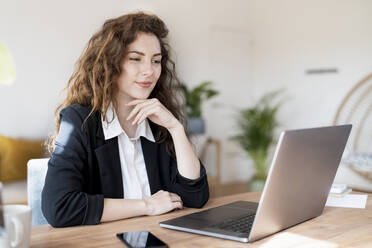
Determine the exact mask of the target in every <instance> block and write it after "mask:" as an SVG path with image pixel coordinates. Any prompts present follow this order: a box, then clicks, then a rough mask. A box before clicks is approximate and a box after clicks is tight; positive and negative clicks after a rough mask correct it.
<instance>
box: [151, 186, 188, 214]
mask: <svg viewBox="0 0 372 248" xmlns="http://www.w3.org/2000/svg"><path fill="white" fill-rule="evenodd" d="M144 201H145V204H146V209H147V215H158V214H164V213H167V212H169V211H171V210H173V209H175V208H179V209H182V208H183V203H182V200H181V197H179V196H178V195H177V194H174V193H171V192H168V191H164V190H159V191H158V192H156V193H155V194H153V195H152V196H150V197H149V198H146V199H145V200H144Z"/></svg>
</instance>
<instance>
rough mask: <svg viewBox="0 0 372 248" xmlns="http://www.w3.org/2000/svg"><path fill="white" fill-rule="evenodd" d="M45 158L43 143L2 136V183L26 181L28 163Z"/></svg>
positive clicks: (0, 168)
mask: <svg viewBox="0 0 372 248" xmlns="http://www.w3.org/2000/svg"><path fill="white" fill-rule="evenodd" d="M42 157H43V141H41V140H25V139H13V138H9V137H5V136H2V135H0V181H2V182H9V181H15V180H21V179H26V177H27V162H28V160H30V159H32V158H42Z"/></svg>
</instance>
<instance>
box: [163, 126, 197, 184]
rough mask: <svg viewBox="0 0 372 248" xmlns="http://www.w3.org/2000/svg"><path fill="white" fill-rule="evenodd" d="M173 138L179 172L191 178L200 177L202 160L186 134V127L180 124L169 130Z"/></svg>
mask: <svg viewBox="0 0 372 248" xmlns="http://www.w3.org/2000/svg"><path fill="white" fill-rule="evenodd" d="M169 132H170V134H171V135H172V138H173V143H174V149H175V151H176V157H177V166H178V171H179V173H180V174H181V175H182V176H183V177H186V178H189V179H197V178H199V177H200V162H199V159H198V157H197V155H196V154H195V151H194V149H193V147H192V145H191V143H190V141H189V139H188V138H187V136H186V133H185V129H184V127H183V126H182V125H181V124H179V125H177V127H175V128H173V129H170V130H169Z"/></svg>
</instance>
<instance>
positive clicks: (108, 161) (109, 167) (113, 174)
mask: <svg viewBox="0 0 372 248" xmlns="http://www.w3.org/2000/svg"><path fill="white" fill-rule="evenodd" d="M96 141H97V143H96V147H97V148H96V149H95V153H96V157H97V161H98V167H99V170H100V176H101V187H102V193H103V195H104V196H105V197H109V198H123V197H124V189H123V178H122V174H121V164H120V155H119V145H118V137H114V138H112V139H109V140H105V139H104V134H103V129H102V124H101V120H100V119H99V120H98V128H97V133H96Z"/></svg>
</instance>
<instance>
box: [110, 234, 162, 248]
mask: <svg viewBox="0 0 372 248" xmlns="http://www.w3.org/2000/svg"><path fill="white" fill-rule="evenodd" d="M116 237H118V238H119V239H120V240H121V241H123V243H124V244H126V245H127V246H128V247H130V248H150V247H152V248H167V247H168V245H167V244H166V243H164V242H163V241H161V240H160V239H158V238H157V237H156V236H155V235H153V234H152V233H150V232H148V231H136V232H125V233H118V234H116Z"/></svg>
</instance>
